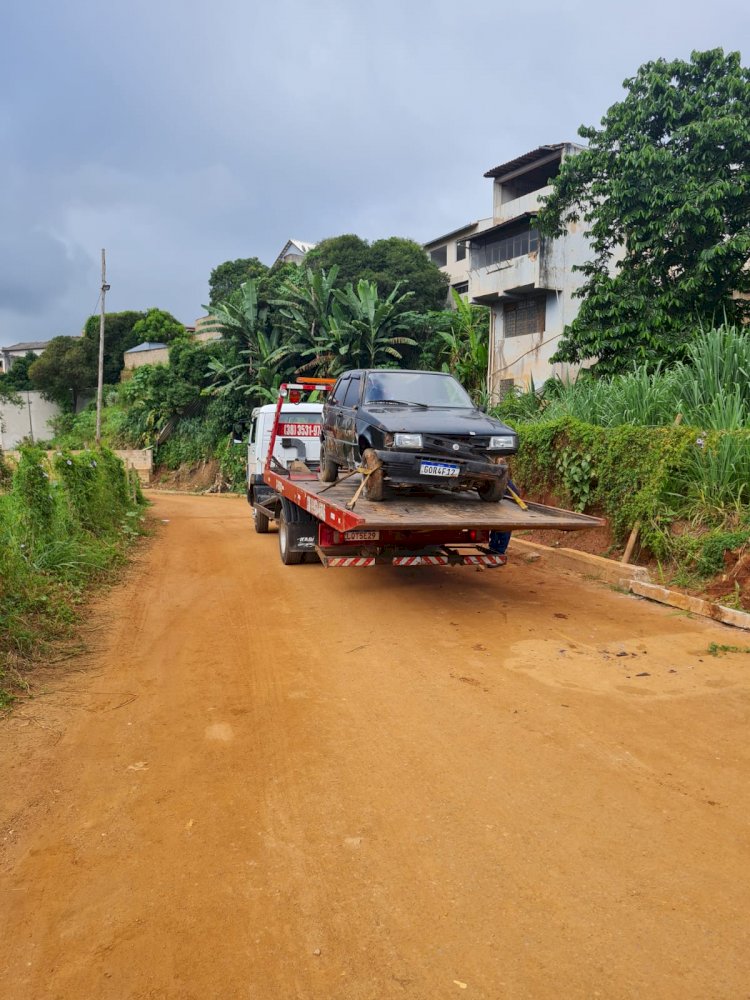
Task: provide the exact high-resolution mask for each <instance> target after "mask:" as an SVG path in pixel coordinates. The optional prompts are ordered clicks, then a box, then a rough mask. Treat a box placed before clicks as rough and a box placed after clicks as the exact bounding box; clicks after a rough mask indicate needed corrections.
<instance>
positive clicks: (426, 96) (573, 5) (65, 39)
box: [0, 0, 750, 345]
mask: <svg viewBox="0 0 750 1000" xmlns="http://www.w3.org/2000/svg"><path fill="white" fill-rule="evenodd" d="M0 39H2V58H0V141H1V147H0V148H1V150H2V152H1V153H0V222H1V225H0V345H7V344H10V343H13V342H15V341H19V340H31V339H47V338H49V337H52V336H56V335H58V334H61V333H66V334H68V333H76V332H78V331H79V330H80V328H81V327H82V325H83V322H84V320H85V318H86V316H87V315H89V314H90V313H91V312H92V311H93V310H94V308H95V307H96V304H97V296H98V286H99V270H98V269H99V257H100V249H101V247H106V249H107V261H108V279H109V281H110V283H111V286H112V290H111V292H110V294H109V295H108V298H107V308H108V310H110V309H111V310H112V311H115V310H121V309H145V308H148V307H149V306H160V307H161V308H165V309H169V310H170V311H171V312H173V313H174V314H175V315H176V316H177V317H178V318H179V319H180V320H182V321H183V322H185V323H191V322H192V321H193V320H194V319H195V318H196V317H197V316H199V315H200V314H201V312H202V309H201V305H202V303H204V302H206V301H207V300H208V285H207V282H208V276H209V273H210V271H211V268H212V267H214V266H215V265H216V264H218V263H220V262H221V261H224V260H228V259H234V258H235V257H250V256H258V257H260V258H261V260H263V261H265V262H266V263H268V264H270V263H272V262H273V260H274V258H275V257H276V255H277V254H278V253H279V251H280V250H281V248H282V247H283V245H284V243H285V242H286V241H287V239H289V238H297V239H302V240H309V241H316V240H319V239H322V238H324V237H326V236H333V235H337V234H339V233H346V232H352V233H358V234H359V235H360V236H363V237H365V238H367V239H377V238H379V237H385V236H394V235H398V236H408V237H411V238H413V239H416V240H419V241H424V240H428V239H430V238H432V237H435V236H439V235H440V234H441V233H444V232H447V231H449V230H450V229H453V228H455V227H457V226H459V225H461V224H462V223H465V222H468V221H471V220H473V219H477V218H482V217H485V216H488V215H490V214H491V208H492V204H491V181H489V180H485V179H484V178H483V176H482V175H483V173H484V172H485V171H486V170H488V169H489V168H491V167H493V166H495V165H497V164H499V163H502V162H503V161H505V160H508V159H512V158H513V157H515V156H517V155H519V154H521V153H523V152H526V151H527V150H530V149H533V148H535V147H536V146H539V145H543V144H545V143H549V142H559V141H561V140H564V139H575V138H576V131H577V128H578V126H579V125H580V124H582V123H584V124H593V123H597V122H598V121H599V119H600V118H601V116H602V114H603V113H604V111H605V110H606V109H607V107H608V106H609V105H610V104H612V103H613V102H614V101H616V100H618V99H619V98H620V96H621V93H622V90H621V86H622V81H623V80H624V79H625V78H626V77H628V76H631V75H632V74H633V73H634V72H635V70H636V69H637V67H638V66H639V65H640V64H641V63H643V62H646V61H648V60H649V59H654V58H657V57H659V56H664V57H667V58H674V57H682V58H687V57H688V56H689V54H690V52H691V50H692V49H708V48H713V47H716V46H722V47H723V48H724V49H725V50H737V49H739V51H740V52H742V54H743V62H744V63H745V64H747V62H748V60H750V4H748V3H747V0H713V2H711V3H705V2H701V3H698V2H696V0H648V2H646V0H630V2H629V3H622V2H612V0H598V2H592V0H556V2H554V3H551V2H547V0H535V2H534V3H531V4H526V3H521V2H515V3H508V2H506V0H494V2H493V0H486V2H484V3H458V2H456V0H451V2H447V0H399V2H395V0H380V2H369V3H363V2H360V0H317V2H316V0H267V2H265V3H262V4H260V3H257V2H255V0H211V2H208V0H125V2H124V3H120V4H116V5H105V4H102V3H101V0H64V2H61V0H4V3H2V11H1V12H0Z"/></svg>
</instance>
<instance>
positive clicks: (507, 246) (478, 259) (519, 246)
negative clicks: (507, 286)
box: [471, 229, 539, 271]
mask: <svg viewBox="0 0 750 1000" xmlns="http://www.w3.org/2000/svg"><path fill="white" fill-rule="evenodd" d="M538 249H539V231H538V230H537V229H527V230H526V231H525V232H523V233H516V235H515V236H506V237H505V239H502V240H496V241H495V242H494V243H485V244H484V246H480V247H472V249H471V269H472V271H478V270H479V269H480V268H483V267H490V265H492V264H501V263H502V262H503V261H506V260H513V259H514V258H515V257H524V256H525V255H526V254H530V253H534V252H535V251H537V250H538Z"/></svg>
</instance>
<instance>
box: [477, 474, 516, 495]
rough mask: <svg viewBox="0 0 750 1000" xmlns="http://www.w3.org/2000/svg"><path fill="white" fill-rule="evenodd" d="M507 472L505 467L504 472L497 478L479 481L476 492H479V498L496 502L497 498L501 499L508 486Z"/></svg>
mask: <svg viewBox="0 0 750 1000" xmlns="http://www.w3.org/2000/svg"><path fill="white" fill-rule="evenodd" d="M508 479H509V473H508V470H507V469H506V471H505V473H504V474H503V475H502V476H501V477H500V478H499V479H492V480H490V481H489V482H484V483H480V484H479V486H477V493H478V494H479V499H480V500H484V501H485V503H497V501H498V500H502V499H503V497H504V496H505V491H506V490H507V488H508Z"/></svg>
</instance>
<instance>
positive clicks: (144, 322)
mask: <svg viewBox="0 0 750 1000" xmlns="http://www.w3.org/2000/svg"><path fill="white" fill-rule="evenodd" d="M184 334H185V327H184V326H183V324H182V323H180V321H179V320H178V319H175V317H174V316H173V315H172V313H170V312H167V311H166V309H149V310H148V311H147V312H146V315H145V316H144V317H143V319H139V320H138V322H137V323H136V324H135V326H134V327H133V336H135V337H137V338H138V342H139V343H145V342H146V341H151V342H152V343H157V344H159V343H161V344H168V343H170V341H172V340H174V339H175V338H176V337H182V336H184Z"/></svg>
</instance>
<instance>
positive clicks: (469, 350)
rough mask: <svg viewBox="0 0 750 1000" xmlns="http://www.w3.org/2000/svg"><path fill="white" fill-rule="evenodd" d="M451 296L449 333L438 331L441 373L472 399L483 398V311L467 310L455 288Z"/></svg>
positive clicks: (485, 330) (485, 361) (485, 331)
mask: <svg viewBox="0 0 750 1000" xmlns="http://www.w3.org/2000/svg"><path fill="white" fill-rule="evenodd" d="M451 295H452V296H453V302H454V305H455V307H456V311H455V316H454V321H453V324H452V326H451V329H450V330H440V331H438V333H437V336H438V338H439V339H440V341H441V342H442V345H443V355H444V356H445V361H444V363H443V370H444V371H449V372H451V373H452V374H453V375H455V376H456V378H457V379H458V380H459V382H460V383H461V384H462V385H463V386H465V388H466V389H467V390H468V391H469V392H470V393H471V394H472V396H474V397H475V398H477V397H482V396H483V395H486V393H485V387H486V385H487V367H488V363H489V343H488V341H489V336H488V334H489V331H488V320H487V310H486V309H481V308H477V307H476V306H471V305H469V303H468V302H467V301H466V300H465V299H463V298H462V297H461V296H460V295H459V294H458V292H457V291H456V290H455V288H451Z"/></svg>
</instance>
